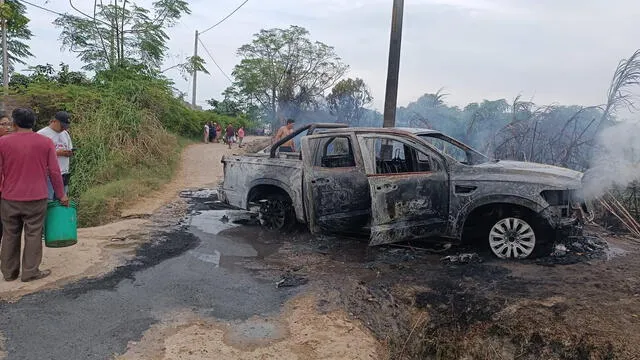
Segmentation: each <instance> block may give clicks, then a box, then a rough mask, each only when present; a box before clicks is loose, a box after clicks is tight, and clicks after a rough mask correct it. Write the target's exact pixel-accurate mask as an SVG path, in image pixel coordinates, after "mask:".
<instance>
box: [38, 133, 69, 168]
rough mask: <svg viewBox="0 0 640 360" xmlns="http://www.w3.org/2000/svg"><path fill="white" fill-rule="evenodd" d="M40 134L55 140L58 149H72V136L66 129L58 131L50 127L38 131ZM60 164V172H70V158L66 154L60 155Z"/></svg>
mask: <svg viewBox="0 0 640 360" xmlns="http://www.w3.org/2000/svg"><path fill="white" fill-rule="evenodd" d="M38 134H40V135H44V136H46V137H48V138H49V139H51V140H52V141H53V144H54V145H55V146H56V150H71V149H73V144H72V143H71V136H70V135H69V133H68V132H67V131H66V130H63V131H62V132H56V131H55V130H53V129H51V128H50V127H48V126H47V127H45V128H44V129H42V130H40V131H38ZM58 164H59V165H60V172H61V173H62V174H63V175H64V174H68V173H69V158H68V157H66V156H58Z"/></svg>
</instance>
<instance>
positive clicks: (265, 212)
mask: <svg viewBox="0 0 640 360" xmlns="http://www.w3.org/2000/svg"><path fill="white" fill-rule="evenodd" d="M285 213H286V210H285V204H284V203H283V202H282V201H280V200H268V201H266V202H265V203H263V204H262V206H261V207H260V223H261V224H262V225H263V226H264V227H266V228H268V229H282V228H283V227H284V224H285Z"/></svg>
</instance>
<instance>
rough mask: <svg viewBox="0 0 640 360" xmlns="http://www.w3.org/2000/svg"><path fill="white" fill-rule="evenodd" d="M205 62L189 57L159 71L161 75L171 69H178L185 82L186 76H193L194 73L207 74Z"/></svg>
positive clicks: (196, 57)
mask: <svg viewBox="0 0 640 360" xmlns="http://www.w3.org/2000/svg"><path fill="white" fill-rule="evenodd" d="M205 65H206V62H205V61H204V59H203V58H201V57H200V56H189V57H187V58H186V59H185V60H184V62H182V63H180V64H177V65H174V66H171V67H168V68H166V69H164V70H162V71H161V73H165V72H167V71H169V70H171V69H178V70H179V71H180V74H181V75H182V77H183V78H184V79H185V80H187V76H188V75H193V73H194V72H196V71H197V72H202V73H205V74H209V71H208V70H207V68H206V67H205Z"/></svg>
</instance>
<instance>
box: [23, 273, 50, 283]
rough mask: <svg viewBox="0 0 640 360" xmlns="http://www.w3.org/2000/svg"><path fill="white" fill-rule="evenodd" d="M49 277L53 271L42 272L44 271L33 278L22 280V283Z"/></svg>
mask: <svg viewBox="0 0 640 360" xmlns="http://www.w3.org/2000/svg"><path fill="white" fill-rule="evenodd" d="M49 275H51V270H42V271H39V272H38V273H37V274H35V275H34V276H32V277H29V278H26V279H22V282H29V281H34V280H40V279H44V278H46V277H47V276H49Z"/></svg>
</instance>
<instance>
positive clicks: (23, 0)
mask: <svg viewBox="0 0 640 360" xmlns="http://www.w3.org/2000/svg"><path fill="white" fill-rule="evenodd" d="M18 2H22V3H25V4H27V5H31V6H33V7H35V8H38V9H40V10H44V11H48V12H50V13H52V14H56V15H58V16H67V14H63V13H59V12H57V11H54V10H51V9H47V8H46V7H44V6H40V5H36V4H33V3H30V2H28V1H25V0H18Z"/></svg>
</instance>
